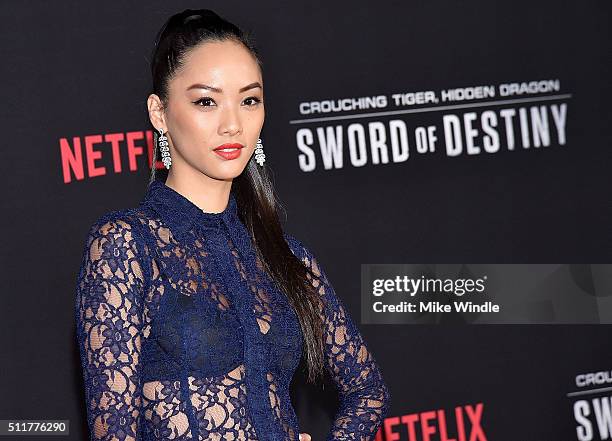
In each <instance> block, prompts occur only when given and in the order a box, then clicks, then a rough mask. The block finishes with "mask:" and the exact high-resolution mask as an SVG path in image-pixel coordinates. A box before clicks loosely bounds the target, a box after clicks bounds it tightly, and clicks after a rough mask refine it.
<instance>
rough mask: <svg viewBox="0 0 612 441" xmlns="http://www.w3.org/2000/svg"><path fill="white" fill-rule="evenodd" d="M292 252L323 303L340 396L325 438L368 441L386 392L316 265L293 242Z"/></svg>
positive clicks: (328, 354) (329, 363)
mask: <svg viewBox="0 0 612 441" xmlns="http://www.w3.org/2000/svg"><path fill="white" fill-rule="evenodd" d="M289 241H290V243H293V246H290V247H291V248H292V249H296V251H297V252H294V253H295V254H296V255H297V256H298V258H300V260H302V262H303V263H304V264H305V265H306V267H307V268H309V269H310V271H311V273H312V277H309V278H310V280H311V282H312V284H313V286H315V287H316V288H318V291H319V293H320V294H321V296H322V297H323V300H324V304H325V306H324V311H325V312H324V314H325V316H324V339H325V345H324V347H325V362H326V368H327V371H328V372H329V374H330V375H331V377H332V379H333V381H334V383H335V385H336V388H337V390H338V393H339V396H340V407H339V409H338V411H337V413H336V415H335V418H334V422H333V427H332V429H331V431H330V433H329V434H328V436H327V440H328V441H331V440H366V441H367V440H373V439H374V437H375V435H376V432H377V431H378V429H379V427H380V426H381V424H382V422H383V420H384V418H385V416H386V414H387V411H388V410H389V406H390V400H391V394H390V392H389V390H388V388H387V385H386V384H385V382H384V380H383V378H382V374H381V372H380V369H379V368H378V365H377V364H376V361H375V359H374V356H373V355H372V353H371V352H370V351H369V350H368V348H367V346H366V343H365V341H364V339H363V337H362V335H361V333H360V332H359V330H358V328H357V326H356V324H355V322H354V321H353V319H352V317H351V315H350V313H349V311H348V310H347V309H346V307H345V306H344V303H343V302H342V300H340V298H339V297H338V296H337V295H336V293H335V291H334V289H333V287H332V285H331V284H330V282H329V280H328V279H327V276H326V274H325V272H324V271H323V268H322V267H321V265H320V264H319V263H318V262H317V259H316V258H315V257H314V256H313V254H312V253H311V252H310V251H309V250H308V249H307V248H306V247H305V246H304V245H303V244H301V243H300V242H299V241H297V240H296V239H295V238H291V239H289Z"/></svg>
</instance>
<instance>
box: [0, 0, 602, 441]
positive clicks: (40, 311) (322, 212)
mask: <svg viewBox="0 0 612 441" xmlns="http://www.w3.org/2000/svg"><path fill="white" fill-rule="evenodd" d="M200 7H208V8H212V9H214V10H215V11H217V12H218V13H220V14H221V15H222V16H225V17H227V18H229V19H230V20H232V21H235V22H236V23H238V24H239V25H242V26H244V27H245V28H247V29H252V30H253V31H254V32H255V35H256V37H257V41H258V44H259V47H260V50H261V52H262V56H263V60H264V88H265V95H266V123H265V126H264V132H263V133H262V138H263V140H264V148H265V151H266V154H267V165H269V166H270V167H271V168H272V169H273V172H274V176H275V182H276V185H277V189H278V193H279V195H280V196H281V199H282V200H283V201H284V204H285V207H286V211H287V220H286V229H287V230H288V231H289V232H291V233H292V234H294V235H295V236H296V237H298V238H299V239H301V240H302V241H303V242H304V243H306V244H307V245H308V246H309V247H310V248H311V249H312V250H313V251H314V252H315V254H316V255H317V256H318V257H319V259H320V260H321V262H322V264H323V266H324V268H325V269H326V271H327V273H328V275H329V277H330V279H331V281H332V283H333V285H334V287H335V289H336V292H337V293H338V295H339V296H341V297H342V299H343V300H344V301H345V302H346V304H347V306H348V307H349V309H350V311H351V313H352V315H353V317H355V319H356V320H359V317H360V304H359V291H360V285H359V283H360V282H359V280H360V277H359V272H360V264H362V263H409V262H414V263H418V262H448V263H450V262H454V263H461V262H474V261H478V262H489V263H609V262H610V261H612V259H611V255H612V249H611V247H610V245H611V240H610V219H611V216H610V214H611V208H612V204H611V200H610V189H611V188H610V177H609V176H610V174H609V169H610V164H611V162H610V160H611V159H612V158H611V156H612V155H611V153H610V151H611V149H610V147H611V144H610V122H611V121H610V116H611V114H612V113H611V112H610V108H609V103H610V100H611V99H612V95H611V93H610V92H611V91H610V81H609V78H610V75H611V70H610V46H611V44H610V42H611V40H610V27H609V24H610V3H609V2H605V3H604V2H557V1H535V2H534V1H531V2H490V1H477V2H469V3H466V2H454V1H439V2H390V1H389V2H384V1H382V2H375V3H373V2H367V1H362V0H358V1H351V2H346V1H345V2H327V3H322V2H321V3H316V2H292V3H290V4H279V3H277V2H269V3H267V2H265V3H264V2H236V1H228V0H225V1H209V2H195V1H174V2H171V3H170V2H163V1H159V0H158V1H147V2H129V3H127V2H125V3H123V2H122V3H119V2H116V3H110V2H108V3H103V2H75V1H58V2H43V1H13V2H8V1H5V2H3V4H2V6H1V10H2V31H1V32H2V35H3V38H2V39H1V42H0V45H1V47H2V51H1V53H2V54H3V63H2V80H3V81H2V84H3V86H4V87H3V94H2V95H3V99H2V104H3V105H2V106H1V107H0V112H1V118H0V121H2V128H3V131H2V132H3V135H4V137H3V139H4V141H3V149H2V151H3V154H2V161H0V164H1V165H0V167H1V168H2V173H1V176H2V188H3V195H2V203H3V210H2V213H3V216H1V218H0V219H1V222H2V231H3V233H4V234H3V235H2V237H3V240H2V243H3V246H2V248H3V253H2V265H1V268H2V276H3V282H4V285H3V286H4V289H3V295H2V296H1V298H0V299H1V300H0V301H1V308H0V314H1V315H0V319H1V323H2V328H1V330H2V332H1V333H0V347H1V348H2V373H1V374H0V391H1V392H2V396H3V399H2V400H0V419H9V418H12V419H18V418H19V419H37V418H47V419H69V420H70V422H71V434H70V436H69V437H68V439H74V440H83V439H86V433H85V430H84V426H83V425H84V395H83V391H82V389H81V388H82V380H81V373H80V370H79V365H78V353H77V351H76V347H75V344H74V342H75V337H74V318H73V299H74V288H75V278H76V273H77V270H78V264H79V259H80V253H81V251H82V247H83V244H84V240H85V234H86V231H87V227H88V226H89V225H90V224H91V222H93V220H95V218H97V217H98V216H99V215H100V214H102V213H103V212H106V211H108V210H111V209H117V208H122V207H128V206H133V205H135V204H137V203H138V201H139V200H140V198H141V197H142V195H143V194H144V190H145V186H146V182H147V179H148V157H147V156H146V148H147V144H146V137H147V136H149V137H150V135H151V133H150V132H148V133H147V132H146V131H147V130H150V126H149V125H148V120H147V116H146V105H145V100H146V97H147V95H148V93H149V87H150V78H149V73H148V54H149V52H150V49H151V45H152V43H153V39H154V35H155V33H156V31H157V30H158V28H159V27H160V26H161V24H162V23H163V21H164V20H165V19H166V18H167V17H168V16H169V15H170V14H172V13H174V12H177V11H179V10H182V9H184V8H200ZM551 79H554V80H556V81H557V83H558V84H559V85H560V88H559V90H554V91H550V92H544V93H540V94H531V95H516V96H508V97H500V96H496V97H495V98H494V99H495V100H503V99H513V100H520V99H525V98H529V99H531V98H535V99H536V101H534V102H529V101H523V102H518V101H517V102H511V103H507V104H501V105H492V106H487V105H482V106H481V107H479V105H475V106H474V107H466V108H450V109H448V110H436V109H433V110H432V109H430V110H426V111H422V112H419V111H414V112H412V113H410V112H408V113H399V114H396V115H393V116H385V115H380V117H377V116H374V117H371V116H362V114H363V113H367V112H379V111H389V110H407V109H417V110H418V109H424V108H431V107H432V106H434V105H435V106H441V105H459V104H465V103H467V101H461V102H451V103H442V102H440V103H435V104H432V103H429V104H420V105H414V106H406V107H401V106H400V107H396V106H393V105H390V104H391V103H390V104H389V105H388V106H387V107H386V108H385V109H368V110H358V109H357V110H352V111H345V112H341V113H332V114H314V115H313V114H310V115H307V114H301V113H300V110H299V109H300V103H310V102H317V101H325V100H336V99H340V98H354V97H366V96H380V95H386V96H391V94H393V93H398V92H403V93H407V92H411V91H414V92H416V91H426V90H434V91H438V92H437V94H438V96H440V92H439V91H441V90H446V89H454V88H461V87H469V86H478V85H499V84H508V83H521V82H529V81H535V80H551ZM542 97H544V99H542ZM545 97H548V98H545ZM491 100H492V99H488V101H491ZM537 100H540V101H537ZM484 101H487V99H481V100H475V101H471V102H472V103H478V102H484ZM553 104H554V105H557V106H561V105H562V104H565V105H566V107H565V109H566V124H565V130H566V132H565V135H566V142H565V143H564V144H560V143H559V139H558V136H557V135H558V133H557V132H555V130H554V125H553V122H552V121H553V120H552V114H551V110H550V109H551V107H550V106H551V105H553ZM532 105H537V106H546V109H545V110H547V111H548V118H549V126H550V128H551V142H550V145H549V146H541V147H540V148H534V147H533V146H532V147H531V148H523V147H520V134H519V132H517V134H516V142H517V144H518V146H517V147H516V148H515V149H514V150H509V149H508V147H507V144H506V142H505V141H502V142H500V144H501V148H500V150H499V151H498V152H497V153H487V152H481V153H480V154H477V155H468V154H466V153H465V152H464V153H463V154H461V155H459V156H449V155H448V154H446V152H445V151H444V148H443V142H442V139H443V138H444V127H443V125H442V116H443V115H446V114H456V115H459V117H460V118H463V117H464V115H465V113H466V112H468V111H474V112H477V114H478V118H480V115H481V114H482V112H483V111H485V110H493V111H498V110H500V109H502V108H513V109H515V110H516V111H517V117H516V119H515V124H518V123H517V121H518V109H519V108H520V107H524V108H527V109H529V108H530V107H531V106H532ZM558 108H560V107H558ZM338 115H353V116H351V118H347V119H335V120H334V119H330V120H326V121H318V122H296V121H297V120H302V119H307V118H314V117H323V118H327V117H334V116H338ZM355 115H357V116H355ZM360 115H361V116H360ZM498 116H499V115H498ZM391 119H401V120H403V121H404V122H405V124H406V126H407V127H408V132H407V133H408V136H409V138H408V140H409V145H410V147H409V149H410V156H409V159H408V160H406V161H403V162H397V163H393V162H389V163H387V164H382V163H381V164H375V163H374V162H373V161H372V160H371V158H369V157H368V160H367V161H366V164H365V165H363V166H356V165H355V164H354V163H352V162H351V161H350V159H349V153H350V152H349V149H348V147H347V144H346V143H345V145H344V147H343V152H344V161H343V166H342V167H338V168H331V169H326V168H325V167H324V165H323V164H324V161H323V155H322V153H321V145H320V139H319V138H317V129H318V128H325V127H335V126H341V127H340V128H341V130H343V131H344V136H345V141H346V137H347V136H348V135H347V134H348V129H347V128H348V126H349V125H350V124H351V123H359V124H362V127H363V128H364V129H365V133H366V135H367V133H368V126H367V124H368V123H369V122H371V121H380V122H382V123H383V125H384V126H387V123H388V121H389V120H391ZM478 121H480V120H479V119H477V120H476V123H475V124H477V123H478ZM429 125H434V126H436V127H437V130H438V132H437V136H438V149H437V150H436V151H435V152H434V153H429V154H419V153H418V152H417V151H416V149H415V139H414V136H413V135H414V130H415V128H416V127H418V126H429ZM515 127H518V126H516V125H515ZM301 129H310V131H311V133H312V134H313V135H314V145H313V146H312V149H313V150H312V152H313V154H314V158H315V161H316V166H315V167H314V169H313V170H312V171H304V170H303V169H302V168H301V167H300V162H299V161H300V156H301V155H303V154H304V151H302V150H300V149H299V148H298V131H299V130H301ZM321 130H323V129H321ZM517 130H518V129H517ZM112 134H122V136H121V135H118V139H119V140H120V141H119V143H118V151H119V152H120V154H121V159H120V161H119V162H120V164H121V165H122V169H121V171H120V172H117V171H116V169H114V167H113V154H112V144H111V142H110V138H108V136H109V135H112ZM96 135H99V136H100V138H96ZM367 136H369V135H367ZM390 136H391V134H390V132H389V129H388V128H387V138H390ZM480 136H482V133H481V134H480ZM105 137H107V138H105ZM143 137H144V138H143ZM464 137H465V134H464ZM128 138H130V139H133V144H132V147H130V145H129V143H128ZM501 138H504V136H501ZM369 139H370V138H368V140H369ZM88 141H93V142H94V143H93V144H92V147H91V148H92V151H97V152H100V157H99V159H95V160H94V163H95V166H96V167H103V168H104V169H105V170H106V172H105V174H102V175H100V176H93V175H92V173H90V172H88V166H87V154H86V142H88ZM464 141H467V140H466V139H465V138H464ZM130 142H132V141H130ZM79 143H80V147H79ZM477 143H479V144H481V145H482V138H479V139H477ZM139 146H140V147H139ZM368 146H369V144H368ZM139 148H141V149H142V152H144V153H145V154H142V155H139V154H138V153H139ZM368 148H369V147H368ZM78 150H81V151H82V153H83V157H82V158H80V159H79V158H78V157H75V158H76V159H75V160H74V162H73V163H71V162H70V157H71V155H73V154H74V152H76V151H78ZM130 151H131V152H133V153H135V156H134V157H133V161H132V165H133V167H130V158H129V152H130ZM90 157H91V156H90ZM71 164H72V165H71ZM336 164H338V163H336ZM79 167H81V168H83V171H84V174H83V176H82V179H79V178H81V176H79V175H78V169H79ZM92 170H93V169H91V170H90V171H92ZM611 294H612V293H611ZM601 301H602V302H604V303H602V304H603V305H606V306H612V305H610V297H604V298H602V299H601ZM360 329H361V331H362V332H363V334H364V336H365V338H366V340H367V341H368V343H369V346H370V348H371V350H372V351H373V352H374V354H375V356H376V358H377V360H378V362H379V364H380V366H381V369H382V370H383V373H384V376H385V379H386V380H387V383H388V384H389V386H390V388H391V392H392V395H393V401H392V408H391V411H390V414H389V415H388V418H387V420H386V422H385V427H383V430H382V432H383V433H382V435H386V437H384V438H383V439H388V440H391V439H399V440H407V439H409V435H408V432H407V429H406V426H405V425H404V426H403V425H402V424H401V418H402V417H403V416H406V415H410V414H419V415H420V417H421V418H423V417H425V416H427V415H428V414H426V412H428V411H432V410H435V411H437V410H440V411H444V412H445V415H446V419H447V424H448V426H449V437H453V432H454V431H455V429H454V421H455V408H456V407H463V406H473V407H474V408H476V406H477V405H478V404H479V403H482V406H483V407H482V418H481V425H482V428H483V433H484V435H485V436H486V439H488V440H575V439H607V438H604V437H603V436H605V435H603V436H602V435H601V433H602V432H600V428H598V426H597V423H596V419H595V418H596V417H595V414H594V404H592V400H595V399H600V400H602V401H600V403H603V402H605V399H607V400H608V402H609V401H610V397H609V396H610V393H609V391H608V392H605V393H600V394H589V395H585V396H584V397H581V396H578V397H577V396H573V395H571V393H572V392H574V391H576V390H578V389H579V388H578V387H577V385H576V383H575V379H576V376H577V375H579V374H584V373H589V372H602V371H608V372H609V371H610V369H612V357H611V356H610V345H609V341H610V339H609V335H610V331H611V328H610V327H609V326H606V325H503V326H502V325H471V326H463V327H460V326H457V327H441V326H440V327H438V326H416V325H360ZM332 391H333V387H331V386H329V387H325V388H324V389H322V390H321V389H318V388H313V387H306V386H305V385H304V383H303V381H302V376H301V375H300V374H298V375H296V378H295V381H294V383H293V388H292V398H293V400H294V404H295V406H296V410H297V412H298V417H299V418H300V422H301V429H302V431H305V432H309V433H311V434H312V435H313V439H314V440H321V439H324V438H323V437H324V435H325V433H326V430H327V429H328V427H329V422H330V420H331V418H332V416H333V412H334V410H335V407H334V406H335V404H336V403H335V402H334V400H333V397H334V394H333V393H332ZM568 394H570V395H569V396H568ZM330 398H331V399H330ZM579 399H585V400H587V402H588V406H590V407H589V408H590V410H591V413H590V415H588V416H587V417H586V418H587V419H588V420H590V421H591V423H592V427H591V428H592V430H593V433H592V437H591V438H588V437H586V438H578V435H579V434H580V433H582V430H584V425H581V424H579V423H578V421H579V420H577V418H576V415H575V410H574V403H575V402H576V401H578V400H579ZM423 412H425V414H423ZM436 415H437V416H438V417H439V415H440V414H439V413H438V414H436ZM606 415H607V417H608V418H612V415H611V414H610V409H609V407H608V410H607V413H606V410H605V408H604V409H603V411H602V412H600V415H599V416H600V417H605V416H606ZM434 420H435V419H434ZM434 420H432V421H434ZM451 420H452V421H451ZM468 421H469V419H467V417H466V427H469V424H468ZM419 424H420V423H419ZM431 424H432V425H435V423H433V422H432V423H431ZM604 425H605V424H604ZM417 427H418V431H417V432H418V433H417V438H416V439H418V440H421V439H426V438H425V437H424V436H422V434H421V429H420V426H417ZM577 428H578V431H577ZM468 433H469V430H468ZM454 436H455V437H456V432H455V433H454ZM22 439H23V438H22ZM438 439H440V437H439V435H438V433H437V432H436V434H435V435H433V436H432V437H431V440H438ZM467 439H469V437H468V438H467Z"/></svg>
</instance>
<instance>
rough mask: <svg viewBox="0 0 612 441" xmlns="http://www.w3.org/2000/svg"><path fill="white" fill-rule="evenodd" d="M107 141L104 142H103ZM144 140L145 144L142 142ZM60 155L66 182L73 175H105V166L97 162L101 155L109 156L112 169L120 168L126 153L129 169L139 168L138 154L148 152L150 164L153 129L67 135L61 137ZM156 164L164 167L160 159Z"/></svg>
mask: <svg viewBox="0 0 612 441" xmlns="http://www.w3.org/2000/svg"><path fill="white" fill-rule="evenodd" d="M104 144H106V145H104ZM143 144H145V145H143ZM59 146H60V155H61V159H62V174H63V177H64V183H65V184H67V183H69V182H71V181H72V180H73V176H74V179H76V180H77V181H80V180H82V179H85V178H86V177H87V178H93V177H96V176H104V175H106V174H107V173H109V171H108V170H107V167H105V166H103V165H100V164H98V161H99V160H101V159H102V158H103V156H109V158H111V159H112V172H113V173H121V172H122V171H123V162H122V158H123V157H124V156H126V157H127V164H128V169H129V171H136V170H137V169H138V162H137V158H138V157H139V156H142V155H144V154H145V148H146V152H147V165H148V167H151V160H152V156H153V132H151V131H150V130H147V131H136V132H126V133H107V134H105V135H88V136H84V137H82V138H81V137H78V136H75V137H73V138H72V142H70V141H69V139H68V138H60V140H59ZM155 166H156V168H160V167H163V163H162V162H161V161H157V164H155Z"/></svg>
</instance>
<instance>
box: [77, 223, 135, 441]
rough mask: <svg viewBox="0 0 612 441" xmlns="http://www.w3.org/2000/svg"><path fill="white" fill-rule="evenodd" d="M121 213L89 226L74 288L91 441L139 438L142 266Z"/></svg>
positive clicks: (131, 234)
mask: <svg viewBox="0 0 612 441" xmlns="http://www.w3.org/2000/svg"><path fill="white" fill-rule="evenodd" d="M138 258H139V255H138V251H137V245H136V239H135V231H134V229H133V228H132V227H130V225H129V223H128V222H126V221H125V220H122V219H121V218H120V217H114V218H112V217H106V218H105V217H104V216H103V217H102V218H100V219H99V220H98V221H97V222H96V223H95V224H94V225H93V226H92V227H91V229H90V230H89V234H88V236H87V241H86V244H85V249H84V251H83V256H82V260H81V267H80V270H79V275H78V279H77V289H76V302H75V312H76V325H77V339H78V344H79V351H80V356H81V366H82V369H83V378H84V383H85V398H86V406H87V422H88V426H89V431H90V439H91V440H105V441H110V440H113V441H115V440H121V441H124V440H140V439H141V438H139V437H138V433H139V419H140V407H141V399H142V397H141V384H140V373H139V359H140V351H141V334H142V326H143V299H144V295H143V291H144V277H143V267H142V266H141V263H140V261H139V260H138Z"/></svg>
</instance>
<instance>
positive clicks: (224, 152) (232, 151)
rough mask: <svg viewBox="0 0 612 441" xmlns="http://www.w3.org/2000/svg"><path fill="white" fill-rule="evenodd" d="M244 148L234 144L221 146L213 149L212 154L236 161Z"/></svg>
mask: <svg viewBox="0 0 612 441" xmlns="http://www.w3.org/2000/svg"><path fill="white" fill-rule="evenodd" d="M243 147H244V146H243V145H242V144H238V143H234V144H222V145H220V146H218V147H215V148H214V149H213V150H214V152H215V153H216V154H217V155H219V156H221V157H222V158H223V159H226V160H231V159H236V158H238V157H239V156H240V151H241V150H242V148H243Z"/></svg>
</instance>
